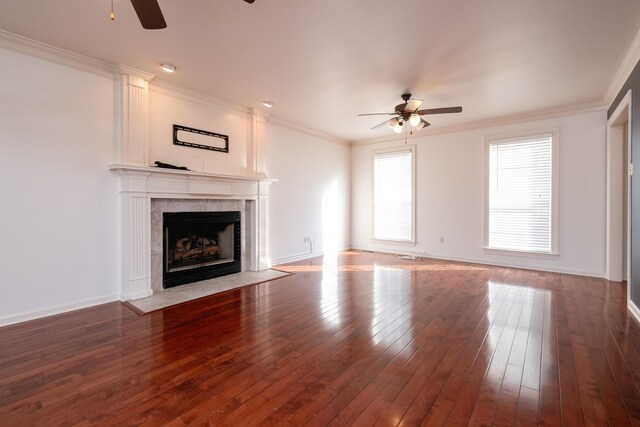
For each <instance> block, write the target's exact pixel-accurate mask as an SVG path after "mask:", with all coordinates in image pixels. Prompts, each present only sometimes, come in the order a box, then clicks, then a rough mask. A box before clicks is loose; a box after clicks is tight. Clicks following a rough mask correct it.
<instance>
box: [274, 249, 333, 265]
mask: <svg viewBox="0 0 640 427" xmlns="http://www.w3.org/2000/svg"><path fill="white" fill-rule="evenodd" d="M320 256H324V253H323V252H311V253H306V254H299V255H292V256H288V257H283V258H276V259H272V260H271V265H272V266H274V265H280V264H286V263H288V262H295V261H303V260H305V259H311V258H317V257H320Z"/></svg>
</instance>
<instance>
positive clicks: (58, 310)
mask: <svg viewBox="0 0 640 427" xmlns="http://www.w3.org/2000/svg"><path fill="white" fill-rule="evenodd" d="M119 300H120V297H119V296H118V295H109V296H105V297H100V298H92V299H89V300H84V301H80V302H76V303H73V304H67V305H60V306H56V307H50V308H46V309H44V310H36V311H30V312H27V313H22V314H17V315H13V316H7V317H1V318H0V326H7V325H12V324H14V323H21V322H26V321H29V320H34V319H39V318H41V317H47V316H53V315H56V314H62V313H66V312H68V311H73V310H80V309H82V308H87V307H93V306H95V305H99V304H104V303H107V302H113V301H119Z"/></svg>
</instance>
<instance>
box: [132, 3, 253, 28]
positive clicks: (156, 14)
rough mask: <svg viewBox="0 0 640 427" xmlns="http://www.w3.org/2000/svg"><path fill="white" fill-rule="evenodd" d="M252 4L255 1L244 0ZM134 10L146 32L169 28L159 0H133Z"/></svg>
mask: <svg viewBox="0 0 640 427" xmlns="http://www.w3.org/2000/svg"><path fill="white" fill-rule="evenodd" d="M244 1H245V2H247V3H249V4H251V3H253V2H254V1H255V0H244ZM131 4H132V5H133V8H134V9H135V10H136V14H137V15H138V19H140V23H141V24H142V28H144V29H146V30H159V29H162V28H167V23H166V22H165V20H164V16H162V11H161V10H160V5H159V4H158V0H131Z"/></svg>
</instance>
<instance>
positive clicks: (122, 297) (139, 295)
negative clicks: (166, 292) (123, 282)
mask: <svg viewBox="0 0 640 427" xmlns="http://www.w3.org/2000/svg"><path fill="white" fill-rule="evenodd" d="M151 295H153V291H152V290H150V289H149V290H144V291H140V292H133V293H131V294H122V295H120V298H119V299H120V300H121V301H129V300H133V299H140V298H146V297H150V296H151Z"/></svg>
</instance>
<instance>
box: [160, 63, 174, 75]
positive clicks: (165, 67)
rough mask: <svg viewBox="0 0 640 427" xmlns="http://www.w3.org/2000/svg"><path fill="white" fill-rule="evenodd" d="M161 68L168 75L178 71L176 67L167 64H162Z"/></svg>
mask: <svg viewBox="0 0 640 427" xmlns="http://www.w3.org/2000/svg"><path fill="white" fill-rule="evenodd" d="M160 68H162V69H163V70H164V71H166V72H167V73H173V72H174V71H175V70H176V66H175V65H171V64H167V63H166V62H165V63H162V64H160Z"/></svg>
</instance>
